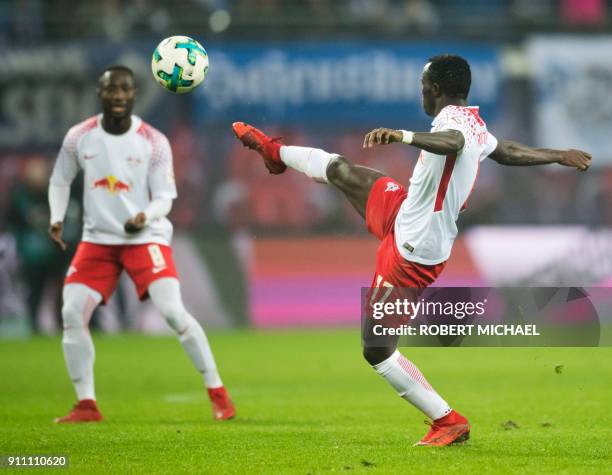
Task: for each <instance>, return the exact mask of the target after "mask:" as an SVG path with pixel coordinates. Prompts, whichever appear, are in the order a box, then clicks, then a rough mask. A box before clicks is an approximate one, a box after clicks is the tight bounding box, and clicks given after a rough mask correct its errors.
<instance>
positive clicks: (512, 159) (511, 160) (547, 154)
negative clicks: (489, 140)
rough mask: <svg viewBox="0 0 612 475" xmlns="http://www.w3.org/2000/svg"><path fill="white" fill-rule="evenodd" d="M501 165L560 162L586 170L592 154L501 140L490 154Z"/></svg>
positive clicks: (589, 164)
mask: <svg viewBox="0 0 612 475" xmlns="http://www.w3.org/2000/svg"><path fill="white" fill-rule="evenodd" d="M489 158H491V159H492V160H495V161H496V162H497V163H499V164H501V165H508V166H519V167H520V166H523V167H524V166H532V165H547V164H549V163H558V164H560V165H563V166H566V167H573V168H576V169H578V170H580V171H586V170H588V168H589V167H590V166H591V158H592V157H591V154H590V153H587V152H583V151H581V150H574V149H571V150H554V149H550V148H534V147H529V146H528V145H523V144H521V143H518V142H513V141H512V140H500V141H499V143H498V144H497V147H496V148H495V150H493V152H492V153H491V154H490V155H489Z"/></svg>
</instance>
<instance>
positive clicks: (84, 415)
mask: <svg viewBox="0 0 612 475" xmlns="http://www.w3.org/2000/svg"><path fill="white" fill-rule="evenodd" d="M101 420H102V414H101V413H100V411H99V410H98V406H96V401H94V400H93V399H83V400H81V401H79V402H78V403H77V404H76V405H75V406H74V408H73V409H72V410H71V411H70V412H69V413H68V415H67V416H64V417H58V418H56V419H55V422H56V423H58V424H71V423H76V422H100V421H101Z"/></svg>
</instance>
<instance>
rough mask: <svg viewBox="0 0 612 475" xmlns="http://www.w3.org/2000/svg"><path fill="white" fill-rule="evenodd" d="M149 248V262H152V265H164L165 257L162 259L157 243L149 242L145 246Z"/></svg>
mask: <svg viewBox="0 0 612 475" xmlns="http://www.w3.org/2000/svg"><path fill="white" fill-rule="evenodd" d="M147 249H148V250H149V255H150V256H151V262H153V267H164V266H165V265H166V259H164V255H163V253H162V251H161V249H160V247H159V245H157V244H149V245H148V246H147Z"/></svg>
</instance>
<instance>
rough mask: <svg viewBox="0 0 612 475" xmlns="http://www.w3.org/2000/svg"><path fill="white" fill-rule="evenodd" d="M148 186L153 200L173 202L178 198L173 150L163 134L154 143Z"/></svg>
mask: <svg viewBox="0 0 612 475" xmlns="http://www.w3.org/2000/svg"><path fill="white" fill-rule="evenodd" d="M148 184H149V190H150V192H151V198H152V199H153V200H155V199H170V200H173V199H174V198H176V196H177V195H176V183H175V182H174V169H173V165H172V149H171V148H170V142H169V141H168V139H167V138H166V136H165V135H163V134H161V133H160V134H159V135H158V136H157V137H155V140H154V141H153V151H152V157H151V164H150V166H149V175H148Z"/></svg>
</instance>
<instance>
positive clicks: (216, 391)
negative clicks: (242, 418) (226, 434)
mask: <svg viewBox="0 0 612 475" xmlns="http://www.w3.org/2000/svg"><path fill="white" fill-rule="evenodd" d="M208 397H209V398H210V403H211V404H212V411H213V418H215V419H216V420H218V421H223V420H227V419H232V418H233V417H234V416H235V415H236V408H235V407H234V403H233V402H232V400H231V399H230V397H229V395H228V394H227V391H226V390H225V387H223V386H221V387H220V388H208Z"/></svg>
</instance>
